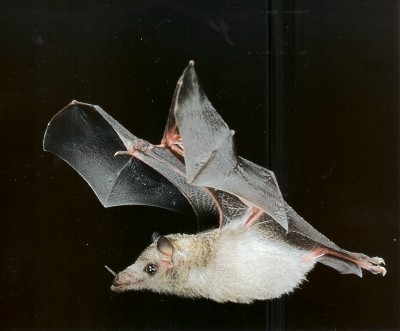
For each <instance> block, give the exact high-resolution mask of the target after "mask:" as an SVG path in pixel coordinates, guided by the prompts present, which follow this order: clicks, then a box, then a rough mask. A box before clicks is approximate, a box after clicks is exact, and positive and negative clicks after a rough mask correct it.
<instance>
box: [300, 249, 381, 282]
mask: <svg viewBox="0 0 400 331" xmlns="http://www.w3.org/2000/svg"><path fill="white" fill-rule="evenodd" d="M323 255H331V256H334V257H336V258H339V259H342V260H347V261H350V262H353V263H355V264H356V265H358V266H359V267H360V268H363V269H365V270H368V271H369V272H371V273H373V274H381V275H382V276H385V274H386V269H385V268H384V267H382V265H384V264H385V261H384V260H383V259H382V258H380V257H369V256H367V255H364V254H361V253H351V252H346V253H342V252H339V251H335V250H333V249H329V248H325V247H318V248H315V249H313V250H312V251H311V252H310V254H309V255H308V256H307V258H306V261H313V260H316V259H318V258H319V257H321V256H323Z"/></svg>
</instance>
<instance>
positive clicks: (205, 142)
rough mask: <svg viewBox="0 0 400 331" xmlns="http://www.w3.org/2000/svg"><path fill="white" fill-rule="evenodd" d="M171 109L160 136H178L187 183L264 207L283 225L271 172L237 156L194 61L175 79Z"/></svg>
mask: <svg viewBox="0 0 400 331" xmlns="http://www.w3.org/2000/svg"><path fill="white" fill-rule="evenodd" d="M171 110H173V116H172V115H171V112H170V116H169V121H168V124H167V129H166V134H165V135H164V137H174V136H175V137H176V136H179V139H178V141H180V139H181V145H182V147H183V151H184V157H185V166H186V174H187V181H188V183H189V184H191V185H195V186H204V187H211V188H215V189H217V190H221V191H225V192H228V193H231V194H233V195H235V196H237V197H239V198H240V199H241V200H242V201H244V202H247V203H249V204H250V205H252V206H255V207H256V208H259V209H261V210H263V211H265V212H266V213H267V214H268V215H270V216H271V217H272V218H273V219H274V220H275V221H277V222H278V223H279V224H280V225H281V226H282V227H283V228H285V229H286V230H287V228H288V224H287V217H286V211H285V207H284V201H283V198H282V194H281V192H280V190H279V186H278V184H277V181H276V179H275V176H274V174H273V173H272V172H271V171H269V170H267V169H265V168H263V167H260V166H258V165H256V164H254V163H252V162H250V161H248V160H245V159H243V158H241V157H238V156H237V155H236V153H235V150H234V144H233V139H232V138H233V133H234V132H233V131H231V130H229V128H228V126H227V125H226V124H225V122H224V121H223V120H222V118H221V117H220V116H219V115H218V113H217V112H216V110H215V109H214V107H213V106H212V105H211V103H210V101H209V100H208V99H207V96H206V95H205V94H204V92H203V90H202V89H201V87H200V85H199V83H198V79H197V75H196V73H195V70H194V63H193V61H191V62H190V63H189V66H188V67H187V68H186V69H185V71H184V73H183V75H182V76H181V78H180V79H179V82H178V87H177V90H176V91H175V97H174V102H173V105H172V109H171ZM175 121H176V122H175ZM168 134H169V135H168ZM172 140H174V139H172Z"/></svg>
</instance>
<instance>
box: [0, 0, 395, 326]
mask: <svg viewBox="0 0 400 331" xmlns="http://www.w3.org/2000/svg"><path fill="white" fill-rule="evenodd" d="M285 3H286V2H285ZM0 8H1V20H0V27H1V28H0V97H1V102H0V107H1V109H0V125H1V127H0V129H1V131H0V144H1V146H0V147H1V151H2V155H3V156H2V163H1V167H0V176H1V188H2V190H1V191H2V202H1V204H0V209H1V214H0V215H1V230H0V231H1V232H0V247H1V251H0V268H1V270H0V311H1V317H0V329H4V330H11V329H142V328H150V329H224V328H225V329H267V328H274V327H283V326H284V327H285V328H287V329H328V330H333V329H398V328H399V327H400V325H399V317H398V311H399V245H398V241H399V235H398V234H399V233H398V220H399V213H398V199H399V196H398V188H399V177H398V174H399V172H398V165H399V164H398V155H399V153H398V148H399V145H398V128H399V121H398V84H397V83H398V82H397V79H398V60H397V55H398V52H397V48H398V39H397V38H398V36H397V31H398V27H397V21H398V17H397V2H395V1H297V2H294V1H292V2H291V7H290V9H291V12H290V13H289V12H287V13H286V14H290V15H289V16H290V17H291V20H290V21H289V22H290V24H292V25H291V30H288V31H294V33H293V34H292V35H291V36H290V38H289V39H290V41H291V42H290V43H289V44H288V43H287V40H282V41H281V42H282V49H283V52H282V54H277V53H276V52H275V54H273V52H274V49H271V43H270V41H271V35H273V34H274V33H275V32H274V31H271V21H272V20H273V17H274V15H281V14H282V12H277V11H275V10H273V6H271V3H269V2H262V1H244V0H243V1H225V2H224V1H220V2H217V1H215V2H214V1H213V2H201V1H192V2H190V3H189V2H184V1H131V2H130V3H127V2H118V1H117V2H115V1H114V2H111V1H109V2H106V1H104V2H102V1H93V2H91V3H90V4H87V5H83V4H80V5H74V4H73V3H72V2H68V3H67V2H65V3H64V2H62V1H55V2H53V3H52V4H47V3H39V2H37V3H36V4H22V3H18V2H9V3H7V2H4V3H2V4H1V5H0ZM280 8H281V9H282V10H285V8H284V7H282V6H281V7H280ZM285 23H287V22H286V21H285ZM283 29H288V26H283ZM275 39H276V38H275ZM274 42H275V43H276V42H277V41H276V40H275V41H274ZM272 55H274V56H278V58H279V57H280V56H281V57H282V59H283V62H284V68H285V74H284V75H282V77H278V79H279V78H281V79H284V81H285V82H284V90H283V92H284V94H285V107H286V108H285V114H286V117H285V119H284V121H283V123H284V132H283V135H282V137H281V138H280V139H281V140H280V141H274V138H273V137H271V130H272V131H273V130H274V128H273V127H271V125H273V123H274V121H271V118H272V117H273V116H272V115H273V114H274V111H276V109H275V110H274V109H272V108H271V102H270V100H267V97H268V96H269V95H270V94H271V90H272V89H274V86H271V85H270V84H269V83H268V82H269V80H268V77H267V72H271V66H273V65H274V63H276V62H274V61H272V59H271V56H272ZM190 59H194V60H195V61H196V68H197V72H198V75H199V78H200V80H201V82H202V85H203V86H204V88H205V91H206V93H207V95H208V96H209V98H210V100H211V101H212V103H213V105H214V106H215V108H216V109H217V110H218V112H219V113H220V114H221V115H222V117H223V118H224V119H225V121H226V122H227V123H228V125H229V126H230V127H231V128H232V129H234V130H235V131H236V135H235V137H236V143H237V149H238V151H239V154H240V155H241V156H243V157H245V158H247V159H250V160H252V161H254V162H256V163H258V164H261V165H264V166H267V167H269V168H272V170H274V171H276V172H277V174H278V178H279V181H280V185H281V187H282V191H283V193H284V195H285V198H286V199H287V200H288V201H289V203H290V204H291V205H292V206H293V207H294V208H295V209H296V210H297V211H298V212H299V213H300V214H301V215H302V216H304V217H305V218H306V219H307V220H308V221H309V222H310V223H311V224H313V225H314V226H315V227H316V228H317V229H318V230H320V231H321V232H322V233H324V234H325V235H327V236H328V237H329V238H331V239H332V240H333V241H335V242H336V243H337V244H338V245H339V246H342V247H343V248H345V249H347V250H350V251H361V252H363V253H366V254H369V255H378V256H381V257H383V258H385V260H386V262H387V269H388V274H387V276H386V277H384V278H382V277H378V276H372V275H370V274H364V277H363V278H362V279H359V278H358V277H356V276H342V275H340V274H338V273H337V272H335V271H334V270H332V269H329V268H327V267H324V266H317V267H316V268H315V270H314V271H312V272H311V273H310V274H309V276H308V280H309V281H308V282H305V283H304V284H302V285H301V289H298V290H296V291H295V292H294V293H292V294H290V295H287V296H284V298H283V299H280V300H275V301H273V302H272V303H271V302H269V303H266V302H257V303H254V304H252V305H239V304H216V303H213V302H210V301H207V300H188V299H182V298H176V297H172V296H164V295H157V294H152V293H127V294H122V295H115V294H112V293H111V292H110V291H109V287H110V285H111V282H112V276H111V275H110V274H109V273H107V271H106V270H105V269H104V265H105V264H107V265H109V266H110V267H112V268H113V269H115V270H121V269H123V268H125V267H126V266H128V265H129V264H131V263H132V262H133V261H134V260H135V258H136V257H137V256H138V254H139V253H140V252H141V250H142V249H143V248H144V247H146V246H147V245H148V244H149V242H150V236H151V233H152V232H153V231H155V230H157V231H159V232H161V233H171V232H195V231H196V229H197V224H196V220H195V219H194V218H188V217H186V216H181V215H176V214H174V213H172V212H168V211H164V210H158V209H155V208H149V207H121V208H111V209H104V208H102V206H101V205H100V203H99V202H98V201H97V199H96V197H95V195H94V194H93V192H92V191H91V190H90V188H89V187H88V186H87V184H86V183H85V182H84V181H83V180H82V179H81V178H80V177H79V176H78V175H77V174H76V173H75V172H74V171H73V170H72V169H71V168H69V167H68V166H67V165H66V164H65V163H63V162H62V161H60V160H58V159H57V158H56V157H54V156H52V155H50V154H48V153H44V152H43V151H42V139H43V134H44V130H45V128H46V124H47V122H48V121H49V120H50V118H51V117H52V116H53V115H54V114H55V113H56V112H57V111H58V110H60V109H61V108H63V107H64V106H66V105H67V104H68V103H69V102H70V101H71V100H72V99H76V100H80V101H84V102H88V103H94V104H99V105H101V107H102V108H103V109H105V110H106V111H108V112H109V113H110V114H111V115H112V116H113V117H114V118H116V119H117V120H118V121H119V122H121V123H122V124H123V125H124V126H125V127H127V128H128V129H129V130H131V131H132V132H133V133H134V134H135V135H137V136H139V137H143V138H145V139H148V140H149V141H150V142H152V143H157V142H159V140H160V137H161V136H162V133H163V129H164V123H165V120H166V114H167V111H168V107H169V104H170V101H171V98H172V93H173V90H174V88H175V83H176V81H177V79H178V78H179V76H180V74H181V72H182V70H183V69H184V68H185V66H186V65H187V62H188V61H189V60H190ZM281 92H282V91H281ZM286 96H287V97H286ZM271 116H272V117H271ZM271 123H272V124H271ZM267 142H268V144H267ZM278 143H279V144H280V146H284V148H283V149H282V152H280V153H281V154H279V153H278V154H277V153H274V148H275V147H277V146H278ZM275 144H276V146H275ZM275 151H276V149H275ZM271 155H275V158H277V157H278V158H280V159H281V160H283V166H282V167H281V168H280V169H274V168H273V164H274V162H275V163H277V162H276V160H275V161H274V160H273V159H272V158H271ZM278 163H279V162H278ZM255 267H256V266H255ZM271 311H272V312H271ZM274 321H275V322H274Z"/></svg>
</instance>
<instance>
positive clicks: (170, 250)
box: [111, 233, 177, 292]
mask: <svg viewBox="0 0 400 331" xmlns="http://www.w3.org/2000/svg"><path fill="white" fill-rule="evenodd" d="M175 251H176V250H175V248H174V246H173V243H172V240H171V239H169V238H167V237H164V236H160V235H159V234H158V233H154V234H153V243H152V244H151V245H150V246H149V247H147V248H146V249H145V250H144V252H143V253H142V254H141V255H140V256H139V258H138V259H137V260H136V262H135V263H134V264H132V265H131V266H129V267H128V268H126V269H125V270H123V271H121V272H120V273H118V274H117V275H116V277H115V279H114V282H113V285H112V287H111V290H113V291H115V292H123V291H128V290H152V291H155V292H173V288H174V284H176V281H177V279H176V278H177V277H176V268H174V265H175V266H176V261H175V260H174V253H176V252H175Z"/></svg>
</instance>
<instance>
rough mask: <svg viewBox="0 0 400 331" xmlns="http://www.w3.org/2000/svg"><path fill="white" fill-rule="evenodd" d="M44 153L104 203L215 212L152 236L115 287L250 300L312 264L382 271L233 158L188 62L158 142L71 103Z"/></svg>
mask: <svg viewBox="0 0 400 331" xmlns="http://www.w3.org/2000/svg"><path fill="white" fill-rule="evenodd" d="M44 149H45V150H48V151H51V152H53V153H54V154H56V155H58V156H59V157H61V158H63V159H64V160H65V161H66V162H68V163H69V164H70V165H71V166H72V167H74V168H75V169H76V170H77V171H78V172H79V173H80V174H81V176H82V177H83V178H84V179H85V180H86V181H87V182H88V184H89V185H90V186H91V187H92V189H93V190H94V192H95V193H96V195H97V196H98V198H99V200H100V201H101V203H102V204H103V205H104V206H105V207H110V206H117V205H127V204H131V205H137V204H142V205H151V206H157V207H162V208H167V209H170V210H173V211H177V212H183V213H187V212H188V211H189V210H193V211H194V213H195V214H196V215H197V217H198V218H199V219H201V218H202V217H203V216H210V215H211V216H216V218H218V216H219V228H218V229H215V230H210V231H207V232H202V233H199V234H197V235H169V236H165V237H164V236H160V235H154V236H153V237H154V238H153V243H152V244H151V245H150V246H149V247H148V248H147V249H146V250H145V251H144V252H143V253H142V255H141V256H140V257H139V258H138V260H137V261H136V262H135V263H134V264H132V265H131V266H130V267H128V268H127V269H126V270H124V271H122V272H120V273H119V274H118V275H116V278H115V280H114V284H113V286H112V289H113V290H115V291H125V290H143V289H149V290H153V291H157V292H165V293H173V294H177V295H183V296H188V297H206V298H209V299H212V300H215V301H218V302H224V301H233V302H251V301H253V300H257V299H270V298H274V297H279V296H280V295H282V294H284V293H288V292H290V291H292V290H293V289H294V288H296V287H297V286H298V285H299V284H300V283H301V282H302V281H303V280H304V279H305V276H306V274H307V272H309V271H310V270H311V269H312V268H313V266H314V265H315V263H317V262H320V263H323V264H325V265H327V266H329V267H332V268H334V269H336V270H338V271H339V272H341V273H343V274H350V273H351V274H356V275H358V276H361V275H362V269H364V270H367V271H369V272H371V273H373V274H381V275H384V274H385V273H386V270H385V268H384V267H383V266H382V264H383V263H384V261H383V259H381V258H378V257H373V258H370V257H368V256H366V255H364V254H359V253H352V252H348V251H346V250H344V249H342V248H340V247H338V246H337V245H335V244H334V243H333V242H332V241H330V240H329V239H328V238H326V237H325V236H324V235H323V234H321V233H320V232H318V231H317V230H316V229H314V228H313V227H312V226H311V225H310V224H309V223H308V222H306V221H305V220H304V219H303V218H302V217H300V216H299V215H298V214H297V213H296V212H295V211H294V210H293V209H292V208H291V207H290V206H289V205H288V204H287V203H286V202H285V201H284V200H283V197H282V194H281V192H280V189H279V186H278V183H277V181H276V178H275V176H274V174H273V172H271V171H270V170H268V169H265V168H263V167H261V166H258V165H256V164H254V163H252V162H251V161H248V160H246V159H243V158H241V157H240V156H238V155H236V152H235V148H234V143H233V131H231V130H230V129H229V127H228V126H227V125H226V123H225V122H224V121H223V119H222V118H221V116H219V114H218V113H217V112H216V110H215V109H214V108H213V106H212V105H211V103H210V101H209V100H208V98H207V96H206V95H205V93H204V92H203V90H202V89H201V87H200V84H199V82H198V78H197V75H196V72H195V70H194V62H193V61H191V62H190V63H189V66H188V67H187V68H186V69H185V71H184V72H183V75H182V76H181V78H180V79H179V81H178V84H177V88H176V90H175V93H174V97H173V101H172V105H171V108H170V112H169V115H168V120H167V125H166V128H165V132H164V136H163V138H162V140H161V143H160V144H158V145H152V144H150V143H149V142H147V141H146V140H143V139H140V138H138V137H136V136H134V135H133V134H132V133H130V132H129V131H128V130H126V129H125V128H124V127H123V126H122V125H121V124H119V123H118V122H117V121H116V120H115V119H113V118H112V117H111V116H110V115H108V114H107V113H106V112H105V111H104V110H102V109H101V108H100V107H98V106H93V105H89V104H84V103H79V102H76V101H74V102H72V103H71V104H70V105H69V106H67V107H66V108H65V109H63V110H62V111H60V112H59V113H58V114H57V115H55V116H54V118H53V119H52V120H51V121H50V123H49V125H48V127H47V130H46V134H45V138H44Z"/></svg>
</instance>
